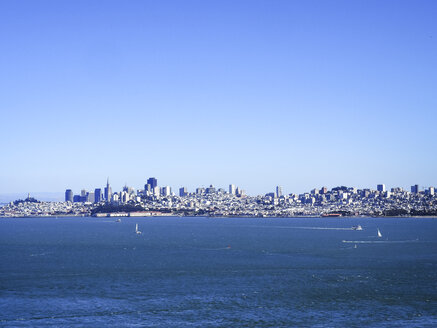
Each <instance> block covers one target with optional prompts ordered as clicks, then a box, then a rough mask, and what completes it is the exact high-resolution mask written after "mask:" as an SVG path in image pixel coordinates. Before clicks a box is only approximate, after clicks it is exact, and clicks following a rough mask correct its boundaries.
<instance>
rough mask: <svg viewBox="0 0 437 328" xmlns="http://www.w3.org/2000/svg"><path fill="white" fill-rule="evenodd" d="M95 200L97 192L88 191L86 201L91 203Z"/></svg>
mask: <svg viewBox="0 0 437 328" xmlns="http://www.w3.org/2000/svg"><path fill="white" fill-rule="evenodd" d="M94 200H95V194H94V193H93V192H87V193H86V201H87V202H89V203H94Z"/></svg>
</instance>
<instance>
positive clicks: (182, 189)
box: [179, 187, 187, 197]
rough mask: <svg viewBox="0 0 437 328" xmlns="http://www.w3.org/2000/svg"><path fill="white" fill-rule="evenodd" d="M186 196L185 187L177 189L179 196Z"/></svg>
mask: <svg viewBox="0 0 437 328" xmlns="http://www.w3.org/2000/svg"><path fill="white" fill-rule="evenodd" d="M186 195H187V188H185V187H182V188H179V196H180V197H185V196H186Z"/></svg>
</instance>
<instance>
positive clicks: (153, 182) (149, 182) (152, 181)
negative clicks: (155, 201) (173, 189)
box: [147, 178, 158, 190]
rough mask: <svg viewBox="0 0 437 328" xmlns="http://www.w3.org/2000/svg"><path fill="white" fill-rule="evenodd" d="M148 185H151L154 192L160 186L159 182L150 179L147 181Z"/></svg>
mask: <svg viewBox="0 0 437 328" xmlns="http://www.w3.org/2000/svg"><path fill="white" fill-rule="evenodd" d="M147 184H149V185H150V187H151V189H152V190H153V189H154V188H155V187H156V186H157V185H158V180H157V179H155V178H149V179H147Z"/></svg>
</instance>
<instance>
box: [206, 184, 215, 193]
mask: <svg viewBox="0 0 437 328" xmlns="http://www.w3.org/2000/svg"><path fill="white" fill-rule="evenodd" d="M206 193H207V194H213V193H215V187H214V186H213V185H210V186H209V187H208V188H206Z"/></svg>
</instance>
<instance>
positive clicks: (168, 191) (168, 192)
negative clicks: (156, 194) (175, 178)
mask: <svg viewBox="0 0 437 328" xmlns="http://www.w3.org/2000/svg"><path fill="white" fill-rule="evenodd" d="M170 195H171V188H170V186H165V187H162V188H161V196H170Z"/></svg>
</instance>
